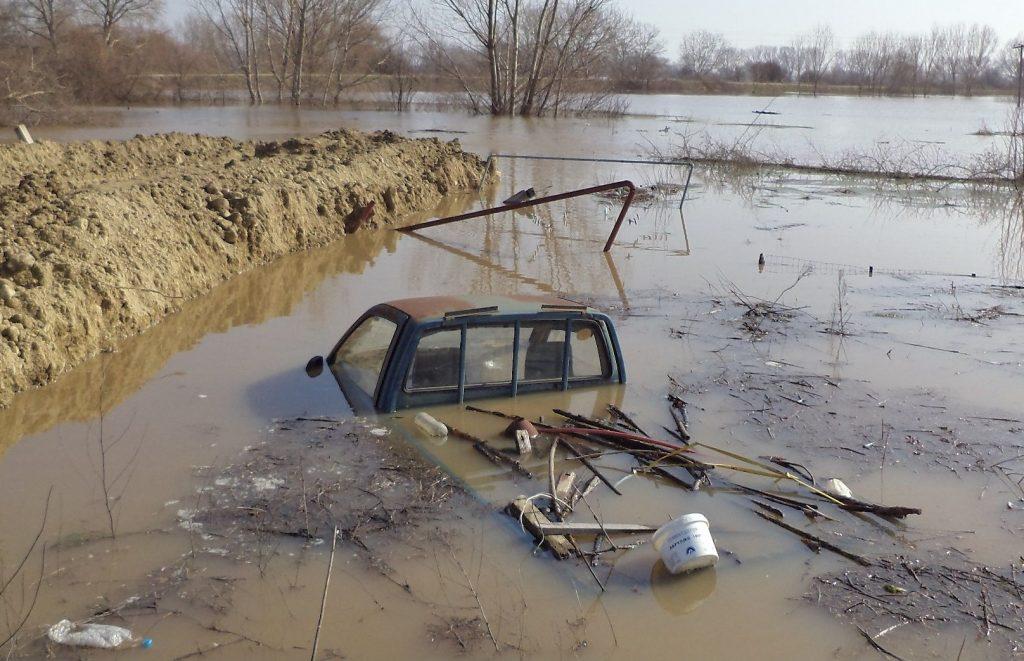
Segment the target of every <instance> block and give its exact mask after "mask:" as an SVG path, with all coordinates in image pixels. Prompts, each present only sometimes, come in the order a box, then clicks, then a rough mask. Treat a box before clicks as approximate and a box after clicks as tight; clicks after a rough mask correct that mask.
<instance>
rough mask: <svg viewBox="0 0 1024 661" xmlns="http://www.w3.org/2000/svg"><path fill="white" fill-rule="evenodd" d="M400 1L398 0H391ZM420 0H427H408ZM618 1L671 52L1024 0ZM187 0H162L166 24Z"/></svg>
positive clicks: (1012, 28) (892, 25) (1022, 26)
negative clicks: (693, 43)
mask: <svg viewBox="0 0 1024 661" xmlns="http://www.w3.org/2000/svg"><path fill="white" fill-rule="evenodd" d="M396 1H398V2H401V1H403V0H396ZM413 1H414V2H416V3H417V4H425V3H426V0H413ZM617 3H618V5H619V6H620V7H622V8H623V9H625V10H627V11H628V12H629V13H630V14H632V15H633V16H636V17H637V18H638V19H640V20H642V21H646V22H649V23H653V24H654V25H656V26H658V28H659V29H660V30H661V34H662V36H663V37H664V39H665V42H666V45H667V46H668V48H669V53H670V54H673V55H674V54H675V51H676V48H677V45H678V43H679V39H680V38H681V37H682V35H684V34H685V33H687V32H689V31H691V30H697V29H705V30H711V31H713V32H721V33H723V34H725V35H726V37H728V38H729V40H730V41H731V42H732V43H733V44H735V45H737V46H757V45H761V44H769V45H782V44H785V43H786V42H788V41H789V40H790V39H791V38H792V37H793V36H794V35H796V34H799V33H801V32H806V31H807V30H809V29H811V28H812V27H814V26H815V25H816V24H818V23H828V24H829V25H831V26H832V28H833V29H834V30H835V32H836V36H837V37H838V41H839V43H840V44H841V45H847V44H849V43H850V42H851V41H852V40H853V39H854V38H855V37H856V36H857V35H858V34H860V33H862V32H867V31H869V30H897V31H902V32H917V31H924V30H927V29H929V28H930V27H931V26H932V25H933V24H935V23H940V24H949V23H961V22H964V23H974V22H978V23H988V24H989V25H991V26H993V27H995V28H996V29H997V30H999V32H1000V35H1001V36H1002V37H1003V39H1009V38H1011V37H1013V36H1016V35H1018V34H1020V33H1024V0H696V1H692V2H688V1H686V0H617ZM190 5H191V2H189V0H165V5H164V6H165V7H166V14H167V15H166V18H167V20H168V22H170V23H171V24H175V23H177V21H178V20H179V19H180V18H181V17H182V16H184V15H185V14H186V13H187V12H188V9H189V6H190Z"/></svg>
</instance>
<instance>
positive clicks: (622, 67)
mask: <svg viewBox="0 0 1024 661" xmlns="http://www.w3.org/2000/svg"><path fill="white" fill-rule="evenodd" d="M616 22H617V23H618V24H619V29H618V30H617V32H616V33H615V35H614V37H613V38H612V40H611V46H610V48H609V53H608V60H609V62H608V66H609V74H610V75H611V76H612V79H613V80H614V81H615V84H616V88H617V89H619V90H628V91H636V90H643V91H649V90H650V88H651V83H652V81H653V80H654V79H655V78H656V77H657V76H658V75H659V74H660V73H661V72H662V70H663V69H664V67H665V61H664V58H663V57H662V56H663V54H664V52H665V47H664V45H662V43H661V34H660V33H659V32H658V28H656V27H654V26H653V25H648V24H646V23H641V22H640V21H637V20H636V19H634V18H631V17H629V16H624V15H620V16H619V18H618V19H616Z"/></svg>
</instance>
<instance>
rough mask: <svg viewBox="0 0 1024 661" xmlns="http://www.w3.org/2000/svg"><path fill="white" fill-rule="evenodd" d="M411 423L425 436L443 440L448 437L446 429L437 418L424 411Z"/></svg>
mask: <svg viewBox="0 0 1024 661" xmlns="http://www.w3.org/2000/svg"><path fill="white" fill-rule="evenodd" d="M413 421H414V422H415V423H416V426H417V427H419V428H420V429H422V430H423V432H424V433H425V434H426V435H427V436H434V437H437V438H444V437H445V436H447V435H448V428H447V427H445V426H444V423H442V422H439V421H438V420H437V418H435V417H434V416H432V415H430V414H429V413H427V412H426V411H420V412H419V413H417V414H416V417H415V418H413Z"/></svg>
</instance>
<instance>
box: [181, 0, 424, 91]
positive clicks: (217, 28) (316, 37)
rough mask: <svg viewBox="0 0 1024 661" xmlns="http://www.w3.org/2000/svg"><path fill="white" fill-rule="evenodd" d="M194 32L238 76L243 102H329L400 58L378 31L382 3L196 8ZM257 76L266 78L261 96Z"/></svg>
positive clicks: (201, 3) (241, 3) (214, 3)
mask: <svg viewBox="0 0 1024 661" xmlns="http://www.w3.org/2000/svg"><path fill="white" fill-rule="evenodd" d="M195 7H196V10H197V12H198V15H197V18H198V20H193V27H194V29H195V30H196V31H197V32H202V30H203V29H204V28H206V29H211V28H212V30H213V31H214V32H215V34H216V38H215V39H210V40H208V41H209V43H211V44H212V45H213V48H214V52H215V53H216V55H217V57H218V60H219V61H221V62H224V63H228V64H229V66H230V67H231V68H232V69H233V70H235V71H237V72H238V73H240V74H241V76H242V78H243V80H244V81H245V88H246V91H247V93H248V95H249V101H250V102H251V103H254V104H258V103H263V102H264V100H265V98H266V96H267V95H268V93H269V94H270V95H272V96H273V98H274V100H276V101H278V102H281V101H285V100H288V101H290V102H291V103H293V104H295V105H300V104H301V103H302V102H303V101H304V99H307V98H309V96H310V95H311V94H313V95H315V96H316V98H318V100H319V101H320V102H321V103H324V104H325V103H327V102H328V101H334V102H337V101H338V100H339V98H340V97H341V95H342V93H343V92H344V91H345V90H346V89H349V88H351V87H353V86H355V85H358V84H359V83H361V82H363V81H364V80H366V78H368V77H369V76H370V75H372V74H373V73H375V72H378V71H379V70H380V67H381V66H382V65H384V64H385V62H387V61H388V60H392V59H398V58H399V57H403V56H404V54H403V53H402V52H401V48H400V45H399V43H398V42H397V40H394V39H387V38H386V37H385V36H384V34H383V30H382V24H383V20H384V18H383V13H384V11H385V10H386V9H387V8H388V7H389V4H388V0H196V1H195ZM261 73H263V74H269V76H270V77H271V78H272V84H271V85H270V87H271V90H270V91H269V92H265V91H264V83H263V82H262V80H261Z"/></svg>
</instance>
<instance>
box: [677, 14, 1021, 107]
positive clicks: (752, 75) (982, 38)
mask: <svg viewBox="0 0 1024 661" xmlns="http://www.w3.org/2000/svg"><path fill="white" fill-rule="evenodd" d="M1022 39H1024V36H1018V37H1017V38H1015V39H1012V40H1010V41H1009V42H1007V43H1001V41H1000V38H999V35H998V33H997V32H996V30H995V29H994V28H992V27H991V26H987V25H980V24H973V25H967V24H957V25H950V26H935V27H934V28H932V29H931V30H930V31H929V32H927V33H924V34H905V33H900V32H893V31H890V32H869V33H866V34H862V35H860V36H859V37H857V38H856V39H855V40H853V42H852V43H850V45H849V46H847V47H846V48H840V47H839V46H838V45H837V43H836V38H835V36H834V33H833V31H832V29H831V28H830V27H829V26H827V25H821V26H818V27H816V28H814V29H813V30H811V31H810V32H808V33H806V34H802V35H798V36H797V37H795V38H794V39H792V40H791V41H790V42H789V43H788V44H787V45H785V46H758V47H755V48H746V49H740V48H735V47H733V46H732V45H730V44H729V42H728V40H727V39H726V38H725V37H724V36H723V35H721V34H717V33H713V32H708V31H703V30H698V31H695V32H691V33H689V34H687V35H686V36H685V37H684V38H683V40H682V43H681V45H680V48H679V60H678V65H677V66H678V69H677V73H678V75H679V76H681V77H684V78H686V77H690V78H697V79H701V80H705V81H723V82H724V81H734V82H753V83H768V82H770V83H787V82H788V83H795V84H804V85H807V86H809V87H810V88H811V90H812V91H813V92H815V93H817V91H818V88H819V85H820V84H822V83H827V84H831V85H844V86H852V87H854V88H856V89H857V91H858V92H861V93H866V94H913V95H916V94H933V93H945V94H963V95H968V96H969V95H972V94H975V93H977V92H979V91H982V90H994V89H1006V88H1009V87H1013V86H1015V83H1016V79H1017V54H1016V51H1014V50H1013V49H1012V46H1014V45H1016V44H1019V43H1021V40H1022Z"/></svg>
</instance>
